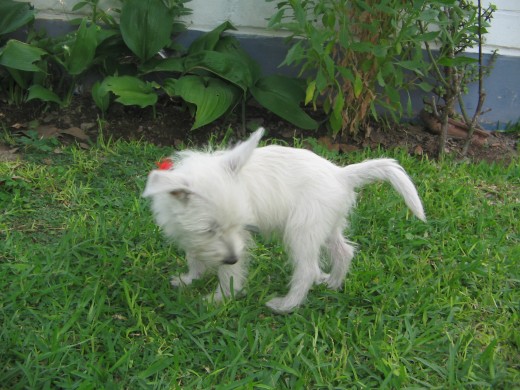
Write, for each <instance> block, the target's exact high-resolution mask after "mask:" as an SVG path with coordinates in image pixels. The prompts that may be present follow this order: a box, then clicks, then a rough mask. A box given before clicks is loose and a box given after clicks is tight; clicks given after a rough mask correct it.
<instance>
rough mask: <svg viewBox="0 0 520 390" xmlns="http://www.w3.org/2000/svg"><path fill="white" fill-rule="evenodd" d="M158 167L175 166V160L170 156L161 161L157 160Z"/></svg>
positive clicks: (170, 167) (164, 168) (166, 168)
mask: <svg viewBox="0 0 520 390" xmlns="http://www.w3.org/2000/svg"><path fill="white" fill-rule="evenodd" d="M155 165H157V169H160V170H168V169H172V168H173V161H172V160H171V159H170V158H164V159H162V160H161V161H159V162H156V163H155Z"/></svg>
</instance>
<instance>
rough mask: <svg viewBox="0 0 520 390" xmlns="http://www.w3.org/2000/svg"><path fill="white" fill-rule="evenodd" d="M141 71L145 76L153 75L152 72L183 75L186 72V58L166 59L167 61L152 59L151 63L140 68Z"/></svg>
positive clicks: (148, 62)
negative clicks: (147, 74)
mask: <svg viewBox="0 0 520 390" xmlns="http://www.w3.org/2000/svg"><path fill="white" fill-rule="evenodd" d="M139 70H140V71H141V72H143V73H145V74H146V73H151V72H176V73H183V72H184V71H185V68H184V58H182V57H172V58H165V59H155V58H152V59H150V60H149V61H147V62H146V63H145V64H143V65H142V66H140V67H139Z"/></svg>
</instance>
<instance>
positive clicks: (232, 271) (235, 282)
mask: <svg viewBox="0 0 520 390" xmlns="http://www.w3.org/2000/svg"><path fill="white" fill-rule="evenodd" d="M217 274H218V280H219V285H218V286H217V289H216V291H215V293H214V294H211V295H209V296H208V297H207V299H208V300H210V301H214V302H220V301H222V300H223V299H224V297H233V296H235V295H236V294H239V293H240V292H242V290H243V288H244V284H245V280H246V265H245V264H244V261H243V260H240V261H238V262H237V263H236V264H232V265H222V266H220V267H219V268H218V271H217Z"/></svg>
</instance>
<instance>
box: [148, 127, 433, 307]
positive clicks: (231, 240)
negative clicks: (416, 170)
mask: <svg viewBox="0 0 520 390" xmlns="http://www.w3.org/2000/svg"><path fill="white" fill-rule="evenodd" d="M263 133H264V129H262V128H260V129H258V130H257V131H256V132H255V133H253V134H252V135H251V137H250V138H249V139H248V140H247V141H245V142H243V143H241V144H238V145H237V146H235V147H234V148H232V149H230V150H226V151H216V152H197V151H183V152H180V153H178V154H177V155H175V156H174V157H173V161H174V164H175V166H173V167H172V168H169V167H167V169H164V168H163V169H158V170H153V171H152V172H151V173H150V175H149V177H148V181H147V184H146V188H145V190H144V193H143V196H144V197H151V199H152V209H153V212H154V216H155V220H156V222H157V224H158V225H159V226H160V227H161V228H162V230H163V231H164V233H165V235H166V236H167V237H170V238H171V239H173V240H174V241H175V242H176V243H177V244H178V246H179V247H180V248H181V249H183V250H184V251H185V252H186V259H187V262H188V267H189V271H188V273H186V274H183V275H180V276H178V277H177V276H175V277H173V278H172V279H171V284H172V285H173V286H181V285H188V284H190V283H191V282H192V281H193V280H194V279H198V278H200V277H201V276H202V275H203V274H204V273H206V272H207V271H212V272H216V273H217V274H218V278H219V282H220V283H219V284H220V285H219V286H218V287H217V290H216V292H215V293H214V295H213V299H215V300H216V301H218V300H221V299H222V298H223V296H226V297H229V296H231V295H232V293H235V292H237V293H238V292H240V291H241V290H242V289H243V288H244V282H245V279H246V272H247V262H248V261H247V260H248V255H247V252H248V248H249V247H250V246H251V244H252V239H251V231H252V230H255V231H258V232H260V233H261V234H263V235H268V236H269V235H271V234H272V233H277V234H280V235H281V237H282V239H283V243H284V246H285V248H286V250H287V251H288V255H289V256H290V259H291V261H292V265H293V267H294V273H293V276H292V280H291V282H290V290H289V293H288V294H287V295H286V296H285V297H279V298H273V299H271V300H270V301H269V302H268V303H267V306H268V307H270V308H271V309H272V310H274V311H276V312H281V313H283V312H289V311H291V310H293V309H294V308H296V307H297V306H299V305H300V304H301V303H302V302H303V300H304V299H305V297H306V295H307V293H308V291H309V289H310V288H311V287H312V286H313V284H319V283H325V284H326V285H327V286H329V287H330V288H333V289H338V288H340V287H341V286H342V284H343V280H344V278H345V276H346V274H347V272H348V269H349V266H350V261H351V259H352V257H353V255H354V247H353V246H352V245H351V244H350V243H349V242H348V241H347V240H346V239H345V238H344V237H343V230H344V228H345V227H346V217H347V215H348V213H349V210H350V209H351V208H352V207H353V206H354V203H355V199H356V193H355V189H356V188H358V187H360V186H362V185H364V184H367V183H370V182H373V181H377V180H387V181H389V182H390V183H391V184H392V186H393V187H394V188H395V190H396V191H397V192H398V193H399V194H401V196H402V197H403V198H404V200H405V202H406V204H407V205H408V207H409V208H410V209H411V210H412V212H413V213H414V214H415V215H416V216H417V217H418V218H419V219H421V220H425V216H424V211H423V207H422V204H421V201H420V199H419V196H418V195H417V191H416V189H415V187H414V185H413V183H412V182H411V180H410V178H409V177H408V176H407V174H406V173H405V171H404V169H403V168H402V167H401V166H400V165H399V164H398V163H397V162H396V161H395V160H391V159H376V160H368V161H365V162H362V163H359V164H352V165H349V166H346V167H338V166H336V165H334V164H332V163H331V162H329V161H327V160H325V159H323V158H321V157H319V156H318V155H316V154H314V153H312V152H310V151H308V150H303V149H295V148H289V147H283V146H276V145H271V146H265V147H260V148H257V146H258V142H259V141H260V138H261V137H262V135H263ZM322 250H325V253H326V254H328V257H329V258H330V271H329V273H325V272H323V271H322V270H321V269H320V253H321V251H322Z"/></svg>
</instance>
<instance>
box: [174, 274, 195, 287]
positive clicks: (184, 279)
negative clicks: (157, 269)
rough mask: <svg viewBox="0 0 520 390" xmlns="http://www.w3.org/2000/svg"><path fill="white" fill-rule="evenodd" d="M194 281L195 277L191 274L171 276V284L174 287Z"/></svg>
mask: <svg viewBox="0 0 520 390" xmlns="http://www.w3.org/2000/svg"><path fill="white" fill-rule="evenodd" d="M192 282H193V278H192V277H191V276H190V275H189V274H182V275H179V276H172V277H171V278H170V284H171V285H172V286H173V287H184V286H188V285H190V284H191V283H192Z"/></svg>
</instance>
